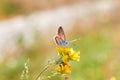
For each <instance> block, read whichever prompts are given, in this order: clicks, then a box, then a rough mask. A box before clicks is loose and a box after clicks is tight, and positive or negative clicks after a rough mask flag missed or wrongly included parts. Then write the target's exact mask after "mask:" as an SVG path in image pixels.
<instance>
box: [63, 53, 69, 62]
mask: <svg viewBox="0 0 120 80" xmlns="http://www.w3.org/2000/svg"><path fill="white" fill-rule="evenodd" d="M62 61H63V62H64V63H67V62H68V55H64V56H63V57H62Z"/></svg>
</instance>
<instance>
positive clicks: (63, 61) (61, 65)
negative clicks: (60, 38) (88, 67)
mask: <svg viewBox="0 0 120 80" xmlns="http://www.w3.org/2000/svg"><path fill="white" fill-rule="evenodd" d="M56 49H57V51H58V55H59V56H60V58H59V59H58V60H57V61H56V62H57V64H58V66H57V67H56V71H57V72H59V73H62V74H69V73H71V70H70V64H69V61H70V60H71V61H79V60H80V52H76V51H74V50H73V49H72V48H69V47H66V46H59V47H57V48H56Z"/></svg>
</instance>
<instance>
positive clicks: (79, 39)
mask: <svg viewBox="0 0 120 80" xmlns="http://www.w3.org/2000/svg"><path fill="white" fill-rule="evenodd" d="M78 40H80V38H77V39H73V40H71V41H68V43H72V42H75V41H78Z"/></svg>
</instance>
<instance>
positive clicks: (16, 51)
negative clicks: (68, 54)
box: [0, 0, 120, 80]
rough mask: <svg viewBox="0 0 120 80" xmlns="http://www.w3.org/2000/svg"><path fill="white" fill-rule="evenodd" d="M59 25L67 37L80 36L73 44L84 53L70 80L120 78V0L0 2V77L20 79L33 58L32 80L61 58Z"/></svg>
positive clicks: (28, 0)
mask: <svg viewBox="0 0 120 80" xmlns="http://www.w3.org/2000/svg"><path fill="white" fill-rule="evenodd" d="M59 26H63V28H64V31H65V34H66V37H67V40H68V41H71V40H74V39H78V38H80V40H77V41H75V42H73V43H69V45H68V46H70V47H72V48H73V49H75V50H76V51H80V52H81V55H80V62H71V70H72V73H71V74H70V75H68V76H69V80H120V1H119V0H0V80H20V76H21V73H22V71H23V69H24V63H25V62H26V61H27V60H28V58H29V60H30V61H29V80H33V79H34V78H35V76H36V75H37V74H38V73H39V72H40V71H41V70H42V68H43V67H44V66H45V65H46V64H47V63H48V61H49V60H50V59H52V58H55V57H57V51H56V44H55V43H54V39H53V37H54V35H55V34H56V33H57V29H58V27H59ZM47 72H48V74H53V73H52V71H51V70H48V71H47ZM47 72H46V73H47ZM48 74H45V75H46V76H48ZM46 80H48V79H46ZM49 80H63V79H62V78H61V77H59V76H53V77H51V78H50V79H49Z"/></svg>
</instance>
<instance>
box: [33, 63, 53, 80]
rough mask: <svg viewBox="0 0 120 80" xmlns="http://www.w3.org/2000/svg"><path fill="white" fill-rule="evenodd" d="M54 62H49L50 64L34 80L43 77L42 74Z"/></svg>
mask: <svg viewBox="0 0 120 80" xmlns="http://www.w3.org/2000/svg"><path fill="white" fill-rule="evenodd" d="M52 64H53V63H50V64H48V65H46V66H45V67H44V69H43V70H42V71H41V72H40V73H39V74H38V75H37V76H36V77H35V79H34V80H38V78H40V77H41V75H42V74H43V73H44V72H45V71H46V70H47V69H48V68H49V67H50V65H52Z"/></svg>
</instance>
